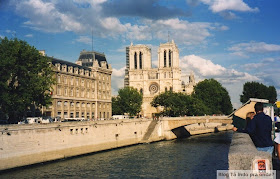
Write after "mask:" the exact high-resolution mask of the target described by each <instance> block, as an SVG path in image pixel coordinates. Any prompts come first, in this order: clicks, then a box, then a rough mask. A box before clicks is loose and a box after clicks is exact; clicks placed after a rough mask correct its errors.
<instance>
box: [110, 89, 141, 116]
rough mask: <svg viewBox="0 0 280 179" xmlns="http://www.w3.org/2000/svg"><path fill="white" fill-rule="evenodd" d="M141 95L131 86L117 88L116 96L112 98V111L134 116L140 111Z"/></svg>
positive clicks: (114, 113)
mask: <svg viewBox="0 0 280 179" xmlns="http://www.w3.org/2000/svg"><path fill="white" fill-rule="evenodd" d="M142 103H143V95H142V94H141V93H140V92H138V91H137V89H135V88H133V87H124V88H122V89H119V91H118V96H117V97H113V98H112V109H113V110H112V113H113V115H116V114H125V113H128V114H129V116H135V115H137V114H138V113H139V112H140V111H141V105H142Z"/></svg>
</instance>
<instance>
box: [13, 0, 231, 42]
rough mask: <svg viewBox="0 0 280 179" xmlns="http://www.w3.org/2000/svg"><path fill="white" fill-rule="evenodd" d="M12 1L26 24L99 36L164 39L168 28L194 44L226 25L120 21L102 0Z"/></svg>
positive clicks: (179, 38)
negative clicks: (108, 13)
mask: <svg viewBox="0 0 280 179" xmlns="http://www.w3.org/2000/svg"><path fill="white" fill-rule="evenodd" d="M13 2H14V6H15V10H16V13H18V14H19V15H22V16H24V17H25V18H26V19H27V21H26V22H24V25H25V26H27V27H30V28H33V29H36V30H40V31H45V32H53V33H57V32H65V31H72V32H74V33H77V34H86V33H88V34H89V33H90V32H91V31H92V32H93V35H94V36H98V37H102V38H111V37H113V38H118V37H121V38H123V39H124V40H130V41H132V40H137V41H139V40H152V39H158V40H161V41H162V40H164V41H166V40H167V31H170V37H171V39H174V40H175V41H176V43H177V44H185V45H196V44H200V43H206V39H207V38H208V37H210V36H212V35H213V34H212V31H225V30H228V29H229V28H228V27H227V26H225V25H222V24H219V23H207V22H189V21H187V20H181V19H179V18H172V19H165V20H161V19H159V20H149V19H143V18H141V19H139V20H138V21H132V22H135V24H131V23H126V22H121V21H120V19H118V18H116V17H107V16H105V14H104V13H103V11H102V6H101V5H100V4H101V3H102V2H104V0H99V1H90V0H86V1H82V0H75V1H74V3H65V1H56V0H52V1H47V2H45V1H42V0H22V1H16V0H14V1H13ZM75 3H76V4H75ZM81 40H82V39H81ZM84 40H85V39H84ZM82 41H83V40H82ZM83 42H84V41H83ZM87 43H88V42H87Z"/></svg>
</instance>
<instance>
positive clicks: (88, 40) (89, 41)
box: [76, 36, 92, 44]
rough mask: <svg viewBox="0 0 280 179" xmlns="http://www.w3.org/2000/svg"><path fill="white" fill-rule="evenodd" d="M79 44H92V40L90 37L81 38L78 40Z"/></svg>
mask: <svg viewBox="0 0 280 179" xmlns="http://www.w3.org/2000/svg"><path fill="white" fill-rule="evenodd" d="M76 41H77V42H81V43H85V44H91V43H92V39H91V38H89V37H88V36H80V37H79V38H78V39H76Z"/></svg>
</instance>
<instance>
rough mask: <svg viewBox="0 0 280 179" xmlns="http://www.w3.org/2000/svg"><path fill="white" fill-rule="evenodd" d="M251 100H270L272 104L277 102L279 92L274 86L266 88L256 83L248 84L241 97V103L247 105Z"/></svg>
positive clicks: (244, 87)
mask: <svg viewBox="0 0 280 179" xmlns="http://www.w3.org/2000/svg"><path fill="white" fill-rule="evenodd" d="M250 98H260V99H268V100H269V102H270V103H275V101H277V92H276V89H275V87H274V86H269V87H267V86H265V85H264V84H262V83H258V82H255V81H252V82H246V83H245V84H244V85H243V92H242V94H241V95H240V102H242V103H246V102H247V101H248V100H249V99H250Z"/></svg>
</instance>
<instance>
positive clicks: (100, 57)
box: [78, 50, 108, 67]
mask: <svg viewBox="0 0 280 179" xmlns="http://www.w3.org/2000/svg"><path fill="white" fill-rule="evenodd" d="M89 60H90V61H89ZM94 60H97V61H98V64H99V66H100V67H101V62H103V61H104V62H106V64H107V66H108V63H107V60H106V57H105V54H104V53H100V52H96V51H85V50H83V51H81V53H80V56H79V59H78V61H82V63H90V64H91V65H92V64H93V61H94Z"/></svg>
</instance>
